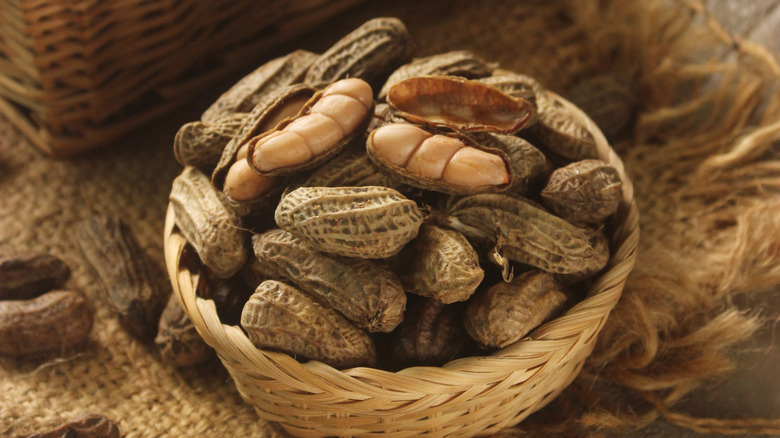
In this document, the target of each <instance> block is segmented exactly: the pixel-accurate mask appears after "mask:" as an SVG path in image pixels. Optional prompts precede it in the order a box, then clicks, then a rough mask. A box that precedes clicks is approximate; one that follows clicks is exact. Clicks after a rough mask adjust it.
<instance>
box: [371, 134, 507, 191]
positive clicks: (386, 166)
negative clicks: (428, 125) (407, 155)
mask: <svg viewBox="0 0 780 438" xmlns="http://www.w3.org/2000/svg"><path fill="white" fill-rule="evenodd" d="M404 123H405V122H404ZM376 132H377V131H376V130H374V131H372V132H371V133H370V134H369V135H368V138H367V139H366V153H367V154H368V157H369V158H370V159H371V161H372V162H373V163H374V165H376V167H377V168H379V169H380V170H381V171H382V172H384V173H386V174H388V175H390V176H391V177H392V178H393V179H394V180H397V181H400V182H401V183H403V184H406V185H409V186H413V187H418V188H421V189H425V190H432V191H436V192H441V193H447V194H450V195H470V194H474V193H482V192H500V191H503V190H506V189H508V188H509V187H511V186H512V184H513V183H514V181H513V179H512V178H513V175H512V172H511V170H510V164H509V156H507V154H506V153H504V151H502V150H500V149H496V148H490V147H486V146H484V145H481V144H479V143H477V142H476V141H474V139H472V138H471V137H469V136H467V135H464V134H458V133H454V132H437V131H434V130H430V131H429V132H430V133H432V134H434V133H435V134H438V135H444V136H447V137H452V138H456V139H458V140H460V141H461V142H462V143H463V144H464V145H466V146H470V147H473V148H475V149H478V150H480V151H483V152H487V153H489V154H492V155H495V156H497V157H499V158H501V161H503V162H504V166H505V168H506V173H507V174H508V177H509V180H508V181H507V182H506V183H504V184H501V185H497V186H478V187H466V186H461V185H455V184H451V183H448V182H445V181H443V180H441V179H431V178H424V177H422V176H420V175H418V174H416V173H413V172H410V171H409V170H407V169H406V168H404V167H401V166H398V165H396V164H394V163H391V162H390V161H388V160H386V159H385V158H383V157H382V155H381V153H380V154H378V153H377V152H376V147H375V144H374V135H375V134H376Z"/></svg>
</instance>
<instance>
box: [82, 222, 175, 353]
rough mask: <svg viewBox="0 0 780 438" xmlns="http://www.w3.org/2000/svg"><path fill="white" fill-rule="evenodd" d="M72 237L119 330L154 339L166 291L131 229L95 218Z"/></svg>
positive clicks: (84, 224) (157, 272)
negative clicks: (119, 326)
mask: <svg viewBox="0 0 780 438" xmlns="http://www.w3.org/2000/svg"><path fill="white" fill-rule="evenodd" d="M76 236H77V240H78V243H79V248H80V249H81V254H82V255H83V256H84V262H85V265H86V266H87V267H88V268H89V269H90V270H91V271H92V273H93V274H94V276H95V278H96V280H97V281H96V282H95V286H96V287H97V288H98V289H99V291H100V295H101V297H102V298H103V299H105V300H106V302H107V304H108V305H109V306H110V307H111V309H112V310H113V312H114V313H115V314H116V315H117V316H118V318H119V323H120V324H121V325H122V327H124V328H125V330H127V331H128V332H129V333H131V334H132V335H134V336H136V337H138V338H139V339H142V340H149V339H151V338H154V335H155V333H157V322H158V320H159V318H160V314H161V313H162V311H163V309H164V308H165V304H166V303H167V302H168V297H169V296H170V289H169V288H166V287H163V286H162V285H161V283H160V280H159V271H157V270H156V269H155V267H156V266H155V265H154V264H152V262H151V261H150V260H149V257H148V256H147V255H146V252H145V251H144V250H143V248H142V247H141V245H140V243H138V240H137V239H136V238H135V235H134V234H133V232H132V230H131V228H130V227H129V226H128V225H127V224H126V223H125V222H123V221H122V220H121V219H119V218H116V217H111V216H104V215H96V216H93V217H90V218H88V219H86V220H84V221H83V222H81V223H80V224H79V227H78V229H77V232H76Z"/></svg>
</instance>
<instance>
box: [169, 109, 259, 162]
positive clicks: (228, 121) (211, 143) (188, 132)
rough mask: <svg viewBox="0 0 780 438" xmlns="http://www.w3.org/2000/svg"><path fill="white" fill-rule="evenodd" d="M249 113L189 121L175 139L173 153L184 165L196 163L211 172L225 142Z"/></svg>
mask: <svg viewBox="0 0 780 438" xmlns="http://www.w3.org/2000/svg"><path fill="white" fill-rule="evenodd" d="M247 116H248V114H247V113H234V114H228V115H226V116H224V117H221V118H219V119H216V120H213V121H211V122H201V121H197V122H189V123H185V124H184V125H182V127H181V128H179V131H178V132H176V137H174V139H173V155H174V156H175V157H176V161H178V162H179V163H180V164H182V165H183V166H192V167H196V168H197V169H198V170H200V171H201V172H203V173H206V174H211V172H212V171H213V170H214V167H216V166H217V163H219V159H220V157H222V151H224V150H225V146H227V144H228V143H229V142H230V140H232V139H233V136H234V135H236V134H237V133H238V131H239V129H240V128H241V125H243V124H244V122H245V121H246V119H247Z"/></svg>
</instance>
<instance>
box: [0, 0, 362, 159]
mask: <svg viewBox="0 0 780 438" xmlns="http://www.w3.org/2000/svg"><path fill="white" fill-rule="evenodd" d="M357 1H358V0H299V1H294V2H275V1H252V0H242V1H236V0H221V1H197V0H187V1H172V0H163V1H152V2H144V1H137V0H136V1H114V0H58V1H53V2H52V1H45V0H3V1H2V2H0V8H2V9H0V10H1V11H2V13H0V113H2V114H4V115H5V116H6V117H7V118H9V120H11V121H12V122H13V123H14V124H15V125H16V126H17V127H18V128H19V129H21V131H22V132H23V133H24V134H25V135H27V136H28V138H29V139H30V140H31V141H32V142H33V143H35V144H36V145H37V146H38V147H40V148H42V149H43V150H45V151H47V152H49V153H50V154H52V155H54V156H60V157H62V156H69V155H73V154H76V153H79V152H82V151H84V150H85V149H89V148H94V147H98V146H105V145H107V144H108V143H109V142H110V141H111V140H114V139H116V138H117V137H118V136H119V135H122V134H125V133H127V132H128V131H130V130H132V129H133V128H137V127H138V126H140V125H141V124H142V123H144V122H148V121H149V120H152V119H154V118H155V117H158V116H159V115H161V114H164V113H166V112H168V111H170V110H171V109H172V108H175V107H176V106H179V105H181V104H182V103H183V102H184V101H186V100H188V99H189V98H190V97H191V96H192V94H193V93H196V92H197V91H198V90H199V89H201V88H202V87H204V86H205V85H207V84H209V83H210V82H213V81H214V80H215V79H217V78H219V77H222V76H225V75H226V74H229V73H230V72H231V71H234V70H236V69H237V68H241V67H243V66H246V65H247V63H249V62H256V61H257V60H258V53H259V52H260V51H261V50H267V49H268V48H270V47H273V46H274V45H275V44H278V43H280V42H282V41H286V40H289V39H290V38H291V37H293V36H295V35H299V34H300V33H302V32H304V31H306V30H307V29H309V28H311V27H312V26H313V25H314V24H317V23H319V22H322V21H323V20H325V19H327V18H328V17H330V16H331V15H333V14H335V13H337V12H339V11H341V10H343V9H344V8H346V7H348V6H351V5H354V4H355V3H357Z"/></svg>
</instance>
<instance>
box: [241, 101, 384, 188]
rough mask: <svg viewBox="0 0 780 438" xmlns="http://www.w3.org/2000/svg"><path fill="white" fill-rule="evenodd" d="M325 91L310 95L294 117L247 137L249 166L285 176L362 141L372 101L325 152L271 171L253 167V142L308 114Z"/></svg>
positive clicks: (372, 112) (372, 106)
mask: <svg viewBox="0 0 780 438" xmlns="http://www.w3.org/2000/svg"><path fill="white" fill-rule="evenodd" d="M325 91H327V88H325V89H323V90H320V91H318V92H317V93H315V94H314V96H312V97H311V99H309V101H308V102H306V103H305V104H304V105H303V108H301V110H300V112H298V114H297V115H295V117H291V118H289V119H286V120H283V121H281V122H280V123H279V124H278V125H276V127H275V128H274V129H273V130H271V131H266V132H265V133H264V134H260V135H258V136H256V137H254V138H250V139H247V141H248V142H249V153H248V155H247V160H249V166H250V167H252V168H253V169H254V170H255V172H257V173H259V174H260V175H263V176H279V175H281V176H287V175H290V174H293V173H298V172H301V171H304V170H308V169H311V168H314V167H317V166H319V165H321V164H322V163H325V162H327V161H328V160H330V159H331V158H333V157H334V156H336V155H338V154H339V153H340V152H341V151H343V150H344V149H345V148H347V147H349V146H351V145H357V144H360V143H362V142H363V141H364V139H365V135H366V127H367V126H368V125H369V123H371V120H372V119H373V115H374V105H373V102H372V104H371V108H369V109H368V111H366V115H365V117H364V118H363V120H362V122H361V123H360V125H359V126H358V127H356V128H355V129H354V130H353V131H352V132H345V133H344V137H343V138H342V139H341V140H339V141H338V142H336V144H334V145H333V146H331V147H329V148H328V149H327V150H326V151H325V152H323V153H321V154H319V155H317V156H314V157H312V158H311V159H310V160H309V161H307V162H305V163H301V164H299V165H297V166H293V167H284V168H279V169H274V170H271V171H262V170H259V169H257V168H255V167H254V164H253V158H252V155H253V154H254V150H255V148H254V146H255V144H256V143H257V142H259V141H260V140H262V139H263V138H264V137H266V136H269V135H271V134H273V133H274V132H277V131H281V130H283V129H284V128H285V127H286V126H287V125H289V124H290V123H292V122H293V121H295V120H296V119H298V118H301V117H303V116H305V115H307V114H309V112H310V111H311V107H313V106H314V105H315V104H316V103H317V102H318V101H319V100H320V99H321V98H322V97H323V96H324V93H325Z"/></svg>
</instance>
